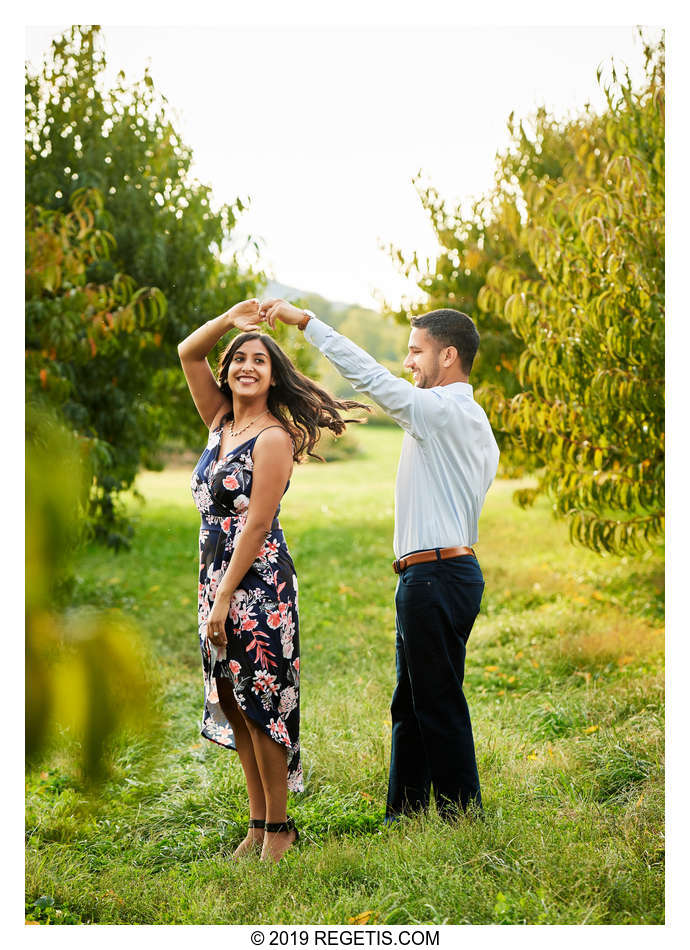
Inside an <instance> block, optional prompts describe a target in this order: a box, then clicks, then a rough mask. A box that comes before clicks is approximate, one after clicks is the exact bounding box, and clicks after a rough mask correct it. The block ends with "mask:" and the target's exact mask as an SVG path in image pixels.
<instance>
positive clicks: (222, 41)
mask: <svg viewBox="0 0 690 950" xmlns="http://www.w3.org/2000/svg"><path fill="white" fill-rule="evenodd" d="M77 22H79V21H77ZM62 29H63V26H52V27H28V28H27V33H26V57H27V59H28V60H30V62H31V63H32V64H34V65H38V64H39V63H40V61H41V57H42V55H43V53H44V51H45V50H46V49H47V48H48V45H49V43H50V40H51V38H52V37H53V36H55V35H57V34H59V33H60V32H61V31H62ZM655 32H658V31H655ZM104 36H105V46H106V52H107V58H108V63H109V67H110V69H111V71H112V74H114V73H115V72H116V71H118V70H120V69H124V71H125V73H126V75H127V76H128V78H131V79H135V78H138V77H140V76H141V75H142V74H143V71H144V68H145V67H146V65H149V66H150V69H151V72H152V75H153V78H154V82H155V85H156V87H157V88H158V89H159V90H160V91H161V92H162V93H163V94H164V95H165V96H166V97H167V99H168V101H169V103H170V105H171V107H172V108H173V109H174V110H175V113H176V114H177V116H178V127H179V130H180V132H181V135H182V137H183V139H184V141H185V142H186V143H187V144H188V145H190V146H191V147H192V148H193V150H194V156H195V164H194V169H193V170H194V174H195V175H196V176H197V177H198V178H199V179H200V180H201V181H203V182H205V183H208V184H210V185H211V186H212V187H213V191H214V194H215V197H216V199H217V200H218V201H219V202H220V201H232V200H233V199H234V198H235V197H236V196H238V195H240V196H242V197H250V198H251V205H250V210H249V211H248V212H246V213H245V214H244V215H243V216H242V217H241V218H240V223H239V226H238V229H237V232H236V234H237V237H238V238H242V239H244V238H245V237H246V236H247V235H249V234H251V235H252V236H253V237H255V238H258V239H259V241H260V247H261V264H262V265H263V267H264V268H265V269H266V270H267V271H268V272H269V273H270V275H272V276H274V277H275V278H276V279H277V280H279V281H281V282H283V283H286V284H290V285H293V286H296V287H299V288H303V289H305V290H313V291H317V292H319V293H321V294H323V295H324V296H326V297H328V298H330V299H334V300H343V301H348V302H350V301H352V302H358V303H362V304H365V305H375V304H376V300H377V299H378V298H379V297H380V295H381V294H382V295H383V296H385V297H386V299H388V300H390V301H393V302H397V301H398V300H399V298H400V297H401V295H403V294H404V293H405V292H407V293H410V292H412V291H413V290H414V288H413V286H412V285H410V284H407V285H406V282H405V281H404V280H403V279H402V277H401V276H400V275H399V273H398V272H397V270H396V268H395V266H394V265H393V263H392V261H391V260H390V258H389V256H388V254H387V253H386V251H385V250H382V248H381V245H382V244H383V245H384V246H387V245H389V244H393V245H395V246H397V247H401V248H402V249H404V250H406V251H411V250H416V251H417V252H418V253H419V254H421V255H423V256H427V255H431V256H433V254H434V250H435V243H434V235H433V231H432V229H431V227H430V225H429V223H428V221H427V218H426V215H425V214H424V212H423V210H422V208H421V204H420V201H419V199H418V197H417V194H416V191H415V188H414V187H413V185H412V183H411V179H412V177H413V176H414V175H415V174H416V172H417V171H418V170H420V169H421V170H422V171H423V172H424V174H425V176H427V177H428V179H429V181H430V182H431V183H432V184H433V185H434V186H435V187H436V188H438V189H439V190H440V192H441V193H442V194H443V195H444V196H446V197H448V198H450V199H453V200H459V199H462V200H466V199H470V198H471V197H473V196H479V195H480V194H482V193H484V192H485V191H486V190H487V189H488V188H489V186H490V184H491V181H492V173H493V159H494V155H495V153H496V151H497V149H500V148H501V147H503V146H504V145H505V144H506V142H507V131H506V119H507V117H508V115H509V113H510V112H511V111H513V110H514V111H515V114H516V115H517V116H527V115H529V113H530V112H532V111H534V110H535V109H536V107H537V106H539V105H541V104H544V105H546V106H547V108H548V109H549V110H552V111H553V112H555V113H556V114H558V115H563V114H565V113H567V112H568V111H573V110H579V109H581V108H582V106H583V105H584V103H586V102H590V103H592V105H593V106H598V105H600V104H601V103H602V102H603V97H602V95H601V92H600V91H599V89H598V87H597V84H596V69H597V66H598V65H599V64H601V63H605V62H607V61H610V59H611V57H612V56H613V57H615V59H616V60H617V61H618V62H619V63H621V62H622V63H625V64H628V65H629V66H630V68H631V73H632V75H633V77H637V76H641V74H642V50H641V45H640V43H639V41H638V40H637V37H636V31H635V29H634V28H633V27H632V26H627V27H622V26H618V27H600V26H596V27H594V26H592V27H565V26H561V27H533V26H530V27H522V28H509V27H498V26H494V27H484V28H481V27H461V26H454V27H450V28H448V27H447V28H444V29H441V28H439V27H426V28H420V27H414V28H410V27H408V28H394V27H390V26H389V27H383V28H381V27H378V28H376V27H374V28H366V29H365V28H348V29H342V28H336V27H331V28H326V29H308V28H305V27H303V26H297V27H294V28H291V29H290V28H286V27H284V28H280V29H275V28H269V27H263V28H255V29H247V28H246V27H245V28H232V27H229V26H220V27H213V26H206V27H191V26H178V27H170V26H157V27H144V26H105V27H104Z"/></svg>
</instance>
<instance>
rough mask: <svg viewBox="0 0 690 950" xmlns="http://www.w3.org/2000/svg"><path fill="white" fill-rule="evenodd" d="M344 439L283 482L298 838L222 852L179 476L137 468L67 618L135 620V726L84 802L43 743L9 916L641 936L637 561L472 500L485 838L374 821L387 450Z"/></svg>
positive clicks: (642, 602)
mask: <svg viewBox="0 0 690 950" xmlns="http://www.w3.org/2000/svg"><path fill="white" fill-rule="evenodd" d="M357 437H358V439H359V440H360V442H361V445H362V449H363V452H362V454H361V456H360V457H358V458H357V459H355V460H351V461H346V462H334V463H329V464H328V465H320V464H318V463H314V464H312V463H310V464H308V465H305V466H301V467H299V468H297V469H296V470H295V473H294V476H293V480H292V485H291V487H290V490H289V492H288V494H287V496H286V498H285V502H284V507H283V512H282V514H281V521H282V523H283V526H284V528H285V532H286V535H287V538H288V543H289V545H290V548H291V551H292V554H293V557H294V560H295V563H296V565H297V570H298V574H299V579H300V628H301V654H302V671H303V680H302V744H303V750H304V751H303V763H304V770H305V780H306V783H305V784H306V787H305V792H304V793H303V794H301V795H295V796H293V797H292V800H291V802H290V804H289V810H290V813H291V814H293V815H294V816H295V818H296V820H297V823H298V825H299V827H300V830H301V832H302V837H303V839H304V844H303V846H301V847H300V848H299V850H297V851H295V852H294V853H291V854H290V855H289V856H288V857H287V858H286V859H285V860H284V861H282V862H281V863H280V865H278V866H277V867H275V868H273V867H267V866H264V865H262V864H261V863H260V862H258V861H256V860H254V859H251V860H248V861H246V862H244V863H242V864H240V865H233V864H231V863H230V862H229V860H228V857H229V855H230V854H231V853H232V850H233V849H234V847H235V846H236V844H237V842H238V841H239V840H240V839H241V837H242V836H243V834H244V829H245V825H246V819H247V807H246V801H245V793H244V786H243V781H242V773H241V769H240V766H239V762H238V761H237V758H236V756H235V755H234V754H233V753H229V752H227V751H225V750H223V749H220V748H218V747H216V746H214V745H212V744H210V743H207V742H205V741H204V740H202V739H200V738H199V736H198V719H199V715H200V710H201V701H202V695H203V691H202V681H201V665H200V658H199V653H198V642H197V633H196V623H195V613H196V606H195V592H196V583H197V580H196V576H197V531H198V517H197V514H196V510H195V509H194V507H193V504H192V500H191V495H190V492H189V484H188V483H189V476H190V471H189V470H186V469H185V470H172V471H171V470H167V471H163V472H160V473H144V474H142V475H141V476H140V478H139V482H138V488H139V490H140V491H141V492H142V494H143V495H144V497H145V498H146V502H145V504H141V503H139V502H137V501H135V500H133V499H132V501H131V505H132V510H133V511H134V512H135V513H136V519H137V532H136V537H135V541H134V545H133V547H132V550H131V551H129V552H127V553H125V554H120V555H113V554H112V553H110V552H108V551H104V550H102V549H98V548H92V549H90V550H88V551H87V553H86V555H85V557H84V558H83V560H82V562H81V563H80V565H79V570H78V574H79V579H78V583H77V588H76V592H75V601H76V602H77V603H79V604H96V605H98V606H101V607H103V606H111V607H118V608H120V609H122V610H123V611H124V612H125V613H127V614H128V615H130V616H132V617H134V618H135V619H136V620H137V622H138V623H139V625H140V629H141V631H142V635H143V637H144V639H145V640H146V643H147V646H148V649H149V651H150V654H151V657H152V663H153V666H154V669H155V671H156V677H157V679H158V680H159V682H160V689H161V696H160V698H159V699H158V703H159V705H160V706H161V709H162V716H161V717H159V719H160V720H161V721H160V722H158V723H157V724H156V726H155V729H154V728H151V729H150V730H149V731H148V733H147V735H146V738H145V739H142V738H141V737H138V738H135V737H131V738H130V739H126V738H124V737H123V739H122V740H121V742H120V743H119V745H118V747H117V748H116V749H115V750H114V753H113V758H114V765H113V773H112V778H111V779H110V781H109V783H108V785H106V786H105V787H104V788H103V789H102V791H101V792H100V793H99V794H98V795H97V796H96V797H93V796H90V795H87V794H85V790H84V789H83V787H82V785H81V783H80V780H79V777H78V773H77V771H76V768H75V766H74V759H73V757H71V756H70V749H73V744H72V745H70V742H69V741H68V740H65V741H63V742H62V743H61V744H59V745H56V747H55V750H54V752H53V753H51V755H50V756H49V757H48V759H47V760H46V762H45V763H44V764H43V765H42V767H41V768H40V769H37V770H36V771H34V772H32V773H31V774H30V775H29V777H28V799H27V841H28V844H27V906H28V916H30V917H31V918H32V919H37V920H41V921H43V922H50V923H71V922H76V921H81V922H94V923H128V924H131V923H176V924H182V923H192V924H199V923H216V924H223V923H255V924H261V923H302V924H304V923H332V924H343V923H347V922H348V921H349V919H350V918H352V917H355V916H356V915H358V914H362V913H365V912H371V916H370V917H369V922H370V923H378V924H382V923H396V924H408V923H415V922H418V923H428V924H433V923H444V922H445V923H472V924H482V923H523V922H526V923H549V924H575V923H585V922H586V923H590V924H619V923H635V924H642V923H645V924H648V923H662V922H663V920H664V907H663V900H664V870H663V862H664V814H663V809H664V802H663V792H664V785H663V736H664V724H663V708H664V707H663V687H664V677H663V627H662V625H663V600H662V596H663V562H662V559H661V554H660V553H656V554H648V555H645V556H643V557H634V558H632V557H631V558H628V559H623V560H621V559H618V558H613V557H605V558H602V557H600V556H598V555H595V554H593V553H591V552H588V551H584V550H582V549H580V548H575V547H572V546H571V545H570V544H569V542H568V540H567V529H566V528H565V526H564V525H563V524H562V523H559V522H557V521H555V520H554V519H553V518H552V517H551V513H550V507H549V504H548V502H547V501H546V500H541V501H540V502H539V503H538V504H537V505H536V506H535V507H534V508H533V509H531V510H528V511H521V510H520V509H518V508H517V507H516V506H515V505H513V503H512V501H511V495H512V492H513V491H514V489H515V487H516V483H514V482H512V483H511V482H506V481H499V482H497V483H496V484H495V485H494V486H493V487H492V489H491V492H490V495H489V498H488V501H487V504H486V507H485V510H484V514H483V515H482V520H481V523H480V543H479V545H478V546H477V551H478V555H479V558H480V561H481V564H482V569H483V571H484V575H485V579H486V593H485V599H484V602H483V605H482V613H481V614H480V616H479V618H478V620H477V623H476V625H475V629H474V631H473V633H472V636H471V638H470V641H469V646H468V655H467V672H466V693H467V697H468V702H469V704H470V709H471V712H472V718H473V724H474V730H475V741H476V745H477V754H478V765H479V772H480V777H481V780H482V792H483V798H484V804H485V809H486V820H485V821H483V822H470V821H467V820H461V821H460V822H458V823H457V825H455V826H449V825H447V824H443V823H441V822H440V821H439V820H438V819H437V817H436V816H435V814H434V812H433V810H432V812H431V813H430V815H429V816H426V817H419V818H417V819H414V820H409V821H408V820H406V821H403V822H400V823H399V824H397V825H396V826H394V827H392V828H390V829H388V828H386V829H384V828H383V826H382V817H383V812H384V802H385V793H386V784H387V767H388V755H389V749H390V720H389V712H388V705H389V702H390V696H391V693H392V689H393V685H394V622H393V619H394V612H393V594H394V589H395V577H394V575H393V573H392V571H391V569H390V561H391V559H392V551H391V542H392V531H393V482H394V477H395V469H396V463H397V455H398V451H399V444H400V433H399V432H398V431H397V430H393V429H386V428H372V429H364V430H363V431H358V432H357ZM161 722H162V725H161ZM151 749H154V750H156V755H155V758H154V760H153V762H151V761H150V754H149V753H150V750H151ZM36 901H38V903H37V904H36V903H35V902H36Z"/></svg>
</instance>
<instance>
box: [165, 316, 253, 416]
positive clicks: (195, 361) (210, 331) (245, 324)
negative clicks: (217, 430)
mask: <svg viewBox="0 0 690 950" xmlns="http://www.w3.org/2000/svg"><path fill="white" fill-rule="evenodd" d="M259 323H260V317H259V301H258V300H255V299H254V300H243V301H242V302H241V303H238V304H235V306H234V307H231V308H230V310H226V312H225V313H222V314H221V315H220V316H219V317H215V319H213V320H208V321H207V322H206V323H204V324H203V326H200V327H199V328H198V329H196V330H194V331H192V333H190V334H189V336H188V337H186V338H185V339H184V340H183V341H182V342H181V343H179V344H178V346H177V352H178V354H179V357H180V362H181V363H182V369H183V371H184V375H185V378H186V380H187V385H188V386H189V391H190V393H191V394H192V399H193V400H194V405H195V406H196V408H197V410H198V412H199V415H200V416H201V418H202V419H203V420H204V423H205V425H207V426H209V427H210V426H211V423H212V422H213V420H214V419H215V417H216V416H217V414H218V412H219V410H220V409H222V408H224V407H225V405H226V404H227V405H228V407H229V401H228V399H227V398H226V397H225V396H224V395H223V393H222V392H221V390H220V386H219V385H218V383H217V382H216V378H215V376H214V375H213V372H212V371H211V367H210V366H209V365H208V360H207V359H206V357H207V356H208V354H209V353H210V352H211V350H212V349H213V347H214V346H215V345H216V343H217V342H218V340H220V339H221V338H222V337H223V336H225V334H226V333H227V332H228V331H229V330H233V329H238V330H243V331H246V330H258V329H259Z"/></svg>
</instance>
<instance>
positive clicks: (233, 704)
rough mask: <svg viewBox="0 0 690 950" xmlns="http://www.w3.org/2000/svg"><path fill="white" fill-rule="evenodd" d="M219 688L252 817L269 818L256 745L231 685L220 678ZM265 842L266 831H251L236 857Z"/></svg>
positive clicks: (227, 680)
mask: <svg viewBox="0 0 690 950" xmlns="http://www.w3.org/2000/svg"><path fill="white" fill-rule="evenodd" d="M216 685H217V687H218V700H219V702H220V708H221V709H222V710H223V712H224V713H225V715H226V716H227V718H228V721H229V723H230V725H231V726H232V731H233V732H234V734H235V745H236V746H237V754H238V755H239V757H240V763H241V765H242V769H243V771H244V777H245V780H246V782H247V793H248V795H249V815H250V817H251V818H265V817H266V799H265V797H264V787H263V782H262V780H261V774H260V772H259V767H258V764H257V761H256V756H255V755H254V743H253V742H252V737H251V735H250V733H249V730H248V729H247V725H246V722H245V718H244V716H243V715H242V713H241V711H240V709H239V707H238V705H237V701H236V700H235V694H234V693H233V691H232V684H231V682H230V680H229V679H227V678H224V677H220V676H219V677H218V678H217V679H216ZM263 840H264V830H263V828H248V829H247V836H246V838H245V839H244V840H243V841H241V842H240V844H239V845H238V847H237V849H236V850H235V857H240V856H241V855H243V854H245V853H246V852H248V851H253V850H254V849H255V848H256V847H257V846H260V845H261V843H262V842H263Z"/></svg>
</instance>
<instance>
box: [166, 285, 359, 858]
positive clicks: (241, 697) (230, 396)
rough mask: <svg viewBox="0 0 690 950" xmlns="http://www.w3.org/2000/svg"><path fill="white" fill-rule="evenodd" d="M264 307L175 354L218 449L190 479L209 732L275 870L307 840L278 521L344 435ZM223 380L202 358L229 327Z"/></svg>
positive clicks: (334, 410)
mask: <svg viewBox="0 0 690 950" xmlns="http://www.w3.org/2000/svg"><path fill="white" fill-rule="evenodd" d="M259 322H260V317H259V303H258V301H257V300H245V301H243V302H242V303H239V304H236V305H235V306H234V307H232V308H231V309H230V310H228V311H227V312H226V313H224V314H222V315H221V316H219V317H216V318H215V319H214V320H209V321H208V323H205V324H204V325H203V326H202V327H199V329H198V330H195V331H194V332H193V333H191V334H190V335H189V336H188V337H187V338H186V339H185V340H183V341H182V343H180V345H179V346H178V352H179V355H180V360H181V362H182V368H183V370H184V374H185V376H186V378H187V383H188V385H189V389H190V392H191V394H192V398H193V399H194V403H195V405H196V407H197V409H198V411H199V415H200V416H201V418H202V419H203V420H204V423H205V424H206V425H207V426H208V428H209V439H208V444H207V446H206V449H205V451H204V453H203V454H202V456H201V458H200V459H199V461H198V463H197V465H196V468H195V469H194V473H193V475H192V493H193V495H194V500H195V502H196V505H197V508H198V509H199V512H200V514H201V531H200V535H199V551H200V575H199V607H198V617H199V639H200V643H201V656H202V661H203V670H204V685H205V708H204V718H203V725H202V732H201V734H202V735H203V736H204V737H205V738H206V739H210V740H211V741H213V742H217V743H218V744H219V745H222V746H225V747H226V748H229V749H236V750H237V753H238V755H239V757H240V762H241V764H242V768H243V770H244V775H245V778H246V782H247V792H248V795H249V816H250V817H249V829H248V832H247V836H246V837H245V839H244V840H243V841H242V842H241V843H240V845H239V846H238V848H237V850H236V851H235V856H236V857H240V856H241V855H244V854H248V853H251V852H252V851H254V850H255V849H258V848H261V858H262V859H263V860H269V859H272V860H274V861H279V860H280V858H281V856H282V855H283V854H284V853H285V851H286V850H287V849H288V848H289V847H290V845H291V844H292V843H293V842H294V841H296V840H297V837H298V832H297V829H296V828H295V825H294V821H293V820H292V819H289V818H288V817H287V814H286V807H287V792H288V788H289V789H290V790H292V791H302V790H303V784H302V767H301V763H300V743H299V622H298V614H297V578H296V576H295V569H294V565H293V563H292V559H291V557H290V553H289V551H288V549H287V545H286V543H285V538H284V536H283V532H282V529H281V527H280V523H279V521H278V512H279V510H280V499H281V498H282V496H283V494H284V493H285V491H286V490H287V487H288V485H289V479H290V474H291V472H292V465H293V462H294V461H299V460H300V459H301V458H302V456H303V454H304V453H305V452H306V453H307V454H309V455H314V453H313V452H312V449H313V448H314V445H315V444H316V441H317V440H318V438H319V435H320V431H319V430H320V428H322V427H326V428H329V429H331V431H332V432H334V433H335V434H336V435H339V434H340V433H342V432H343V431H344V430H345V423H346V422H353V421H359V420H351V419H343V418H342V417H341V415H340V412H339V410H342V409H351V408H355V407H360V408H366V407H363V406H361V404H360V403H356V402H351V401H349V400H345V401H338V400H335V399H333V398H332V397H331V396H329V395H328V393H326V392H325V391H324V390H322V389H321V388H320V387H318V386H316V385H315V384H314V383H313V382H312V381H311V380H309V379H308V378H307V377H306V376H304V375H303V374H302V373H299V372H298V371H297V370H296V369H295V367H294V366H293V365H292V363H291V362H290V360H289V359H288V357H287V356H286V355H285V354H284V353H283V351H282V350H281V349H280V347H278V346H277V345H276V343H275V342H274V341H273V340H272V339H271V337H269V336H265V335H263V334H261V333H259V332H257V331H258V327H259ZM232 329H239V330H243V331H246V332H244V333H241V334H240V335H239V336H236V337H235V338H234V339H233V340H232V341H231V342H230V344H229V345H228V346H227V347H226V349H225V351H224V353H223V355H222V357H221V360H220V366H219V370H218V378H217V379H216V378H214V376H213V373H212V372H211V369H210V367H209V364H208V362H207V359H206V356H207V354H208V353H209V352H210V350H211V349H212V348H213V347H214V346H215V344H216V343H217V342H218V340H220V339H221V337H223V336H224V335H225V333H227V332H228V331H229V330H232Z"/></svg>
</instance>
